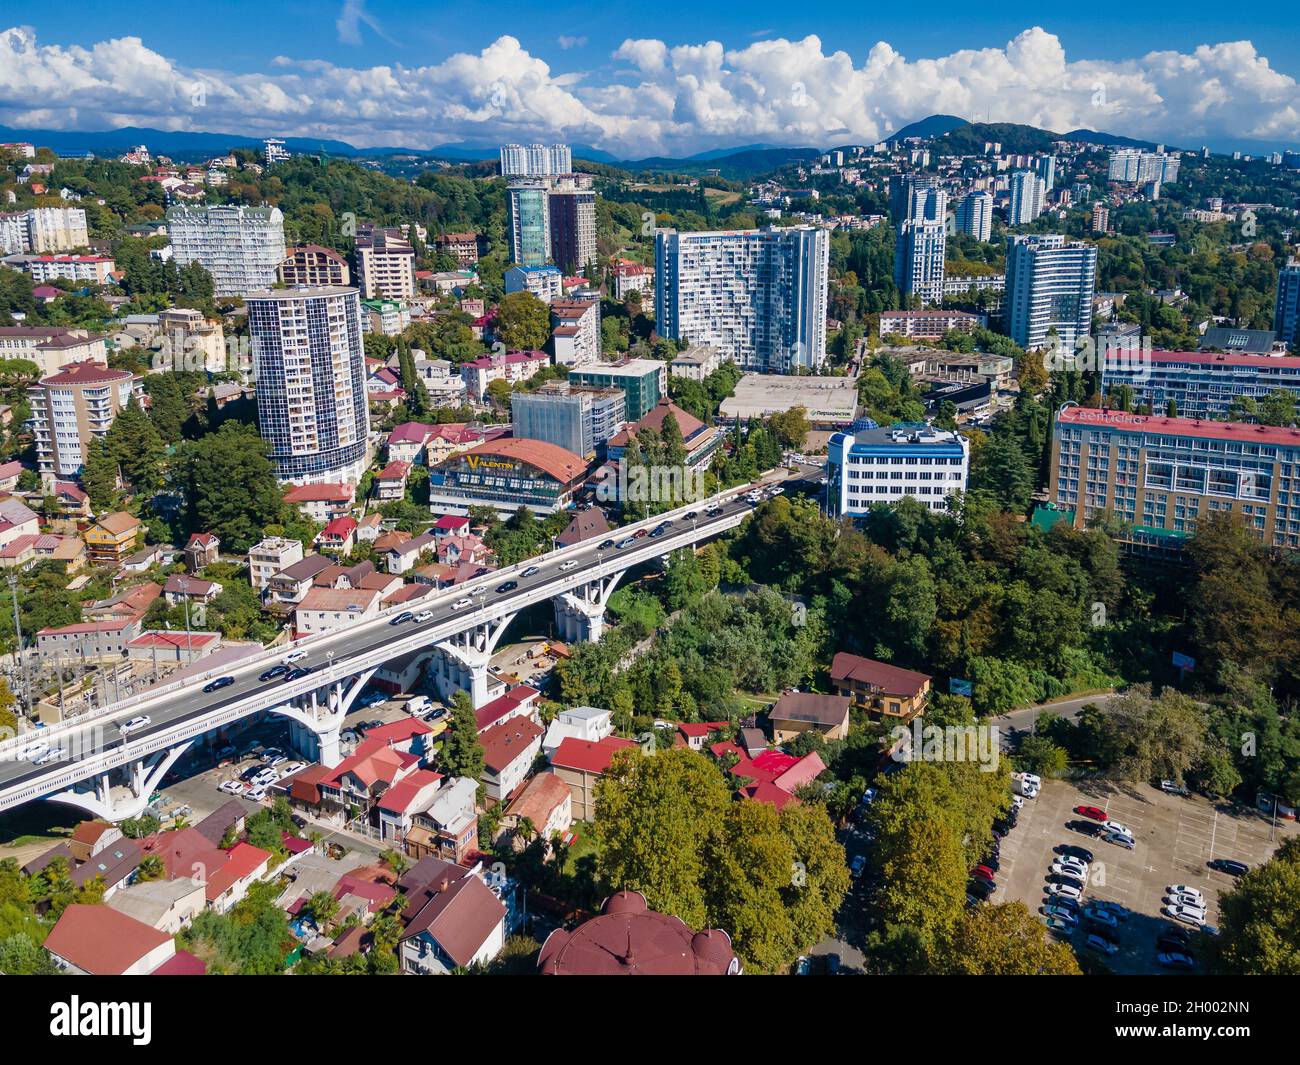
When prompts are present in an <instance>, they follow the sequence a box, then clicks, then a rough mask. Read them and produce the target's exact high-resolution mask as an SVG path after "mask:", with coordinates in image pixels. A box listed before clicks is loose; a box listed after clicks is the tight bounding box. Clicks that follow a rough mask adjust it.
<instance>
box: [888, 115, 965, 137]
mask: <svg viewBox="0 0 1300 1065" xmlns="http://www.w3.org/2000/svg"><path fill="white" fill-rule="evenodd" d="M969 125H970V123H969V122H968V121H967V120H966V119H964V118H958V117H957V116H956V115H930V116H929V117H928V118H923V119H921V120H920V121H918V122H909V123H908V124H907V125H906V126H904V127H903V128H902V129H900V130H899V131H898V132H897V133H894V134H892V135H891V136H890V137H889V142H890V143H893V142H895V141H902V140H907V138H908V137H923V138H925V139H926V140H932V139H933V138H935V137H942V136H943V135H944V134H945V133H951V132H952V131H953V130H955V129H961V128H962V127H963V126H969Z"/></svg>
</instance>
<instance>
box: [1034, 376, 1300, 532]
mask: <svg viewBox="0 0 1300 1065" xmlns="http://www.w3.org/2000/svg"><path fill="white" fill-rule="evenodd" d="M1238 357H1244V356H1238ZM1297 471H1300V437H1297V435H1296V431H1295V430H1293V429H1289V428H1273V427H1271V426H1265V425H1255V424H1253V423H1245V422H1219V421H1205V420H1201V419H1196V418H1167V417H1162V416H1159V415H1149V416H1148V415H1140V414H1129V413H1126V412H1123V411H1111V410H1095V409H1088V408H1083V407H1066V408H1064V409H1063V410H1061V411H1060V412H1059V413H1058V414H1057V416H1056V425H1055V429H1054V431H1053V434H1052V468H1051V477H1050V480H1049V484H1048V498H1049V499H1050V500H1051V501H1052V502H1053V503H1054V504H1055V505H1056V508H1057V509H1058V510H1061V511H1063V512H1064V513H1065V514H1066V515H1067V517H1068V518H1069V520H1070V521H1071V522H1072V523H1073V524H1074V525H1076V526H1077V527H1079V528H1083V527H1084V525H1085V523H1086V522H1089V521H1091V520H1092V519H1093V518H1094V517H1097V516H1099V515H1102V514H1110V515H1113V516H1114V517H1115V518H1117V519H1118V520H1119V521H1121V522H1124V523H1125V524H1126V525H1127V526H1128V529H1127V530H1126V533H1125V535H1124V540H1125V542H1126V543H1127V544H1128V545H1129V546H1131V547H1139V548H1160V549H1176V548H1177V547H1178V545H1179V544H1180V543H1181V541H1182V540H1183V539H1185V538H1186V537H1187V536H1189V535H1190V534H1191V533H1193V532H1194V531H1195V529H1196V522H1197V519H1198V518H1199V517H1201V516H1202V515H1204V514H1209V513H1229V512H1230V513H1234V514H1237V515H1240V516H1241V518H1242V520H1243V521H1244V522H1245V524H1246V527H1247V528H1248V529H1250V530H1251V531H1252V532H1253V533H1254V534H1255V535H1256V536H1257V537H1258V538H1259V539H1260V540H1262V541H1263V542H1264V543H1265V544H1266V545H1268V546H1270V547H1277V548H1288V549H1291V548H1297V547H1300V496H1296V495H1295V490H1296V487H1297V486H1296V484H1295V481H1294V478H1295V476H1296V473H1297Z"/></svg>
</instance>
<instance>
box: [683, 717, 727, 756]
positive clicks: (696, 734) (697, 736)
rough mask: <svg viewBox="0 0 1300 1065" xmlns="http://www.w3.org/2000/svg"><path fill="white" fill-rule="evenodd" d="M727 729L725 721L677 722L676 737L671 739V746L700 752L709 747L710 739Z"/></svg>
mask: <svg viewBox="0 0 1300 1065" xmlns="http://www.w3.org/2000/svg"><path fill="white" fill-rule="evenodd" d="M729 727H730V725H729V724H728V723H727V722H726V721H679V722H678V723H677V735H676V736H674V737H673V746H674V747H689V748H690V749H691V750H692V751H702V750H704V748H705V747H707V746H708V745H709V743H710V742H711V740H712V737H714V736H716V735H718V734H719V733H721V732H723V731H725V730H726V729H727V728H729Z"/></svg>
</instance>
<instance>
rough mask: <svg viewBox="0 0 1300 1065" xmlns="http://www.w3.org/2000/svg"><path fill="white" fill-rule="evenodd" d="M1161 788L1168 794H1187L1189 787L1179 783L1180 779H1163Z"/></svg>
mask: <svg viewBox="0 0 1300 1065" xmlns="http://www.w3.org/2000/svg"><path fill="white" fill-rule="evenodd" d="M1160 790H1161V791H1163V792H1164V793H1165V794H1166V795H1186V794H1187V789H1186V788H1185V787H1183V786H1182V785H1181V784H1179V783H1178V781H1176V780H1162V781H1161V782H1160Z"/></svg>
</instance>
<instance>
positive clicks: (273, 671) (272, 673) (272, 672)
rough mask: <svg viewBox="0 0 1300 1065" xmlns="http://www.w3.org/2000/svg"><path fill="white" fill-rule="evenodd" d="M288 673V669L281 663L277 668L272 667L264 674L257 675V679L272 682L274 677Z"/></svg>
mask: <svg viewBox="0 0 1300 1065" xmlns="http://www.w3.org/2000/svg"><path fill="white" fill-rule="evenodd" d="M288 672H289V667H288V666H286V665H285V664H284V663H283V662H281V663H280V664H279V665H278V666H272V667H271V668H270V669H268V670H267V671H266V672H265V673H261V674H259V675H258V678H257V679H258V680H274V679H275V678H276V677H278V676H280V675H281V674H283V673H288Z"/></svg>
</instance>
